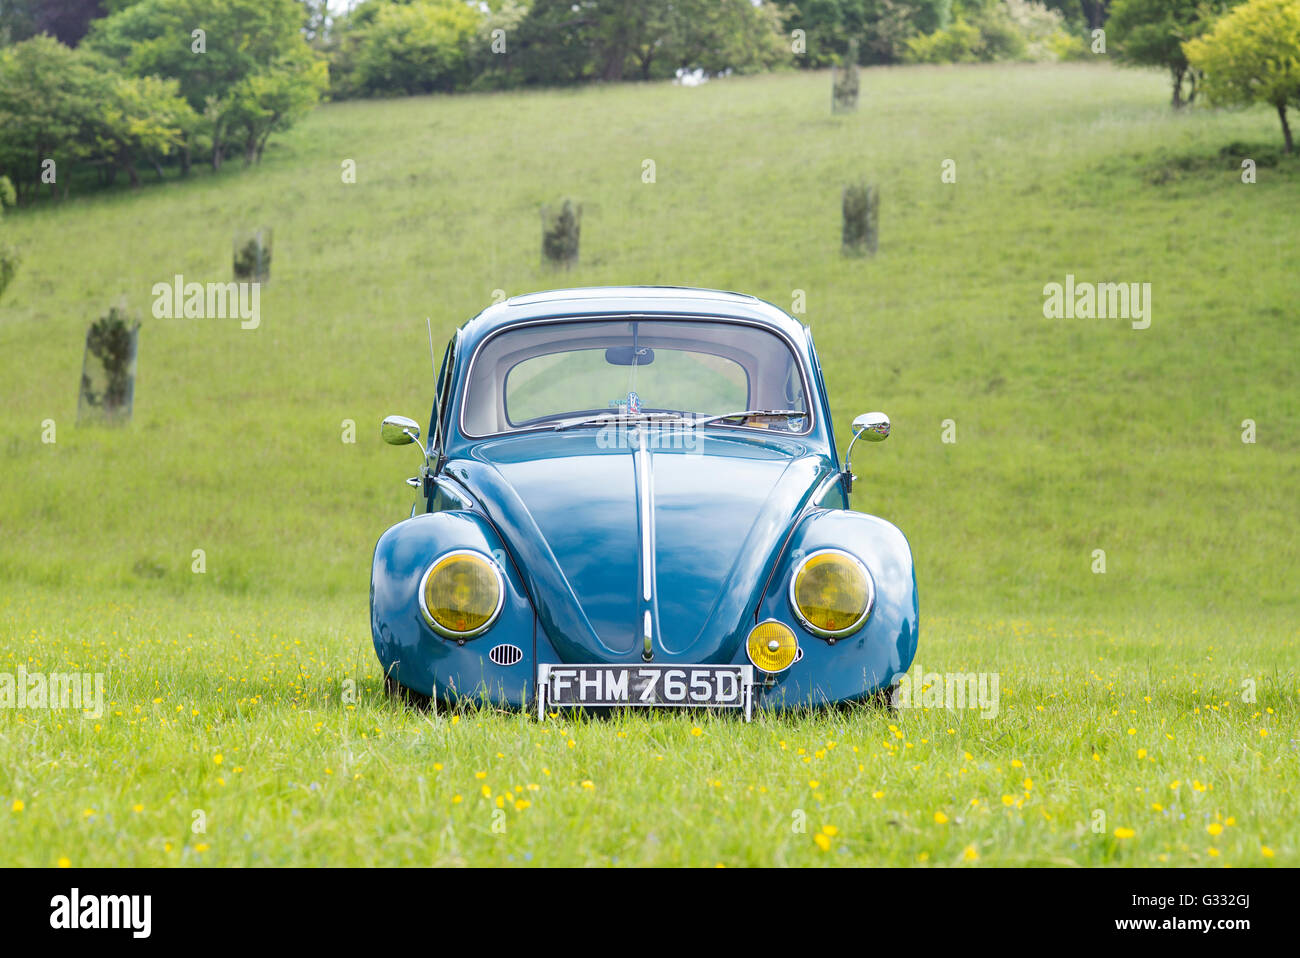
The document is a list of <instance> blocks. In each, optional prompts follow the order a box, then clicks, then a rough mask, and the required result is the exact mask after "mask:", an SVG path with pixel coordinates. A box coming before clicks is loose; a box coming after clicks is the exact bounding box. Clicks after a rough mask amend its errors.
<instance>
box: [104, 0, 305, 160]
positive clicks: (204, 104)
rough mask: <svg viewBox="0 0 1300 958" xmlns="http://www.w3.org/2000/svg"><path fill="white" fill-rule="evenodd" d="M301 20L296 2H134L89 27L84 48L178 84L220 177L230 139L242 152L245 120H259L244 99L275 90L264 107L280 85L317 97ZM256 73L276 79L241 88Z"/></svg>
mask: <svg viewBox="0 0 1300 958" xmlns="http://www.w3.org/2000/svg"><path fill="white" fill-rule="evenodd" d="M305 18H306V12H305V8H304V7H303V6H302V5H301V4H300V3H299V2H297V0H140V2H139V3H135V4H132V5H131V6H129V7H126V8H125V9H122V10H121V11H119V12H118V13H115V14H113V15H112V16H110V17H107V18H106V19H103V20H97V21H95V23H94V25H93V26H92V28H91V31H90V34H89V35H88V36H87V38H86V44H87V45H88V46H90V47H91V48H92V49H94V50H97V51H99V52H101V53H104V54H105V55H107V56H109V57H111V58H112V59H114V60H116V61H117V62H118V63H120V64H121V65H122V67H123V68H124V69H125V70H126V71H127V72H128V73H131V74H133V75H135V76H161V77H167V78H172V79H175V80H177V81H178V83H179V85H180V92H181V95H182V96H183V97H184V98H185V99H186V101H187V102H188V103H189V105H190V107H191V108H192V109H193V110H194V111H195V112H196V113H197V114H200V115H201V116H202V117H203V121H202V123H201V124H200V127H199V129H198V131H196V132H198V133H200V134H201V135H202V137H203V140H204V143H205V145H207V146H208V148H209V149H210V151H211V162H212V166H213V169H219V168H220V167H221V163H222V161H223V160H224V158H225V155H226V152H227V151H228V149H229V148H230V147H231V145H232V138H234V140H235V142H240V143H243V144H244V145H245V147H246V138H247V133H248V123H249V117H250V116H251V115H252V112H259V111H252V112H250V107H249V103H250V97H251V98H252V99H253V100H256V99H257V97H259V96H270V94H268V93H266V90H267V88H268V87H274V88H275V89H276V90H277V91H279V92H277V93H276V94H275V95H273V96H271V99H274V100H283V99H284V91H283V85H284V84H285V83H289V84H292V83H293V82H294V81H295V80H296V82H297V83H299V84H302V85H303V87H304V91H303V92H302V94H301V95H302V96H304V97H306V98H307V99H309V100H310V99H311V97H312V94H311V92H310V91H311V90H313V89H314V90H316V91H317V92H316V94H315V95H316V96H319V78H320V72H319V68H317V67H316V66H315V63H316V61H317V60H318V59H319V58H318V55H317V54H315V53H313V52H312V50H311V48H310V47H309V46H308V45H307V41H306V39H305V38H304V37H303V33H302V28H303V25H304V21H305ZM196 31H202V32H201V33H198V34H196ZM261 73H271V74H276V75H277V76H276V78H275V80H274V81H267V82H266V83H262V84H259V85H256V89H254V87H252V86H250V85H249V83H248V81H249V80H250V78H251V77H253V76H255V75H257V74H261ZM313 102H314V100H313ZM286 122H291V121H286V120H278V121H276V123H275V124H273V126H274V128H276V129H281V128H283V126H284V125H285V123H286ZM254 156H255V158H256V156H260V150H256V149H255V150H254Z"/></svg>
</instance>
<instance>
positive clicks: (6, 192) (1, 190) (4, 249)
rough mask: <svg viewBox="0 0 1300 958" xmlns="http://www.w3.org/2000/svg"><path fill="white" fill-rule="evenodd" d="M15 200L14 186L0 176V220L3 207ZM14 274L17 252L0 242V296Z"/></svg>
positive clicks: (16, 267) (16, 269) (16, 198)
mask: <svg viewBox="0 0 1300 958" xmlns="http://www.w3.org/2000/svg"><path fill="white" fill-rule="evenodd" d="M17 200H18V197H17V194H15V193H14V185H13V184H12V183H10V182H9V179H8V177H4V176H0V218H3V217H4V211H5V207H6V206H13V205H14V203H16V202H17ZM16 272H18V251H17V250H16V249H14V248H13V247H12V246H9V245H8V244H7V243H5V242H4V241H3V240H0V296H3V295H4V294H5V289H6V288H7V287H8V286H9V283H10V282H11V281H12V280H13V278H14V274H15V273H16Z"/></svg>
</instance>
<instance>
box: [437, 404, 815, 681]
mask: <svg viewBox="0 0 1300 958" xmlns="http://www.w3.org/2000/svg"><path fill="white" fill-rule="evenodd" d="M717 432H720V433H723V434H722V435H715V433H714V432H712V431H711V432H708V433H706V434H703V435H702V436H700V437H698V439H697V442H696V443H695V444H694V445H695V448H692V449H681V448H656V445H658V443H657V442H656V435H657V434H655V433H654V432H653V430H649V431H647V432H646V433H645V434H644V436H645V437H646V438H639V437H638V436H636V435H633V436H632V441H631V442H626V441H625V442H622V443H612V442H609V441H607V439H608V437H607V434H606V432H605V431H596V430H590V429H584V430H575V431H573V432H569V433H555V434H544V435H538V434H530V435H528V436H516V437H510V438H506V439H501V440H493V441H489V442H485V443H480V444H479V445H478V446H476V447H475V449H474V453H473V455H472V457H470V458H464V459H458V460H453V461H451V462H449V463H448V464H447V466H446V470H447V471H448V472H449V473H450V474H451V475H452V476H454V477H455V478H456V479H458V480H459V481H460V482H461V483H463V484H464V485H465V486H466V487H467V488H468V489H469V491H470V492H471V493H472V494H473V495H474V496H475V498H476V499H478V501H479V504H480V505H481V507H482V508H483V509H484V511H485V512H486V513H487V515H488V517H489V518H490V519H491V520H492V522H493V523H494V524H495V525H496V527H497V529H498V530H499V531H500V532H501V535H502V537H503V538H504V540H505V542H506V545H507V547H508V548H509V549H510V551H511V553H512V554H513V557H514V559H515V562H516V565H517V567H518V568H519V571H520V573H521V575H522V576H523V578H524V581H525V583H526V585H527V587H528V590H529V594H530V595H531V596H532V598H533V602H534V605H535V608H536V610H537V614H538V621H539V624H540V626H541V628H542V629H543V630H544V631H545V633H546V635H547V637H548V638H549V639H550V641H551V644H552V646H553V647H554V648H555V650H556V651H557V652H558V653H559V655H560V657H561V658H562V659H563V660H564V661H566V662H618V661H638V660H640V657H641V653H642V651H643V649H644V644H645V635H646V633H647V632H649V633H650V635H651V638H652V643H653V650H654V658H655V661H691V662H729V661H731V659H732V658H733V656H734V655H735V652H736V648H737V645H738V644H739V643H740V642H741V641H743V639H744V636H745V634H747V632H748V626H749V624H750V623H752V621H753V616H754V614H755V609H756V608H757V605H758V603H759V601H760V600H761V598H762V595H761V593H762V591H763V586H764V585H765V583H766V580H767V576H768V572H769V570H770V569H771V568H772V566H773V564H774V562H775V561H776V558H777V553H778V552H779V550H780V549H781V547H782V545H783V544H784V542H785V540H786V538H787V535H788V533H789V531H790V527H791V524H792V522H793V521H794V519H795V518H796V517H797V516H798V515H799V513H800V512H801V511H802V509H803V508H804V506H805V505H806V504H807V502H808V500H809V497H810V496H811V495H812V494H813V491H814V490H815V489H816V488H817V486H818V485H819V484H820V482H821V480H822V479H824V478H825V477H826V476H827V475H828V474H829V473H830V472H831V471H832V470H833V465H832V464H831V462H830V459H829V457H827V456H826V455H825V454H824V453H822V452H818V451H813V450H811V449H810V448H809V447H808V446H807V445H805V444H804V443H802V442H800V441H798V440H797V439H790V438H785V437H771V438H769V437H765V436H759V437H751V436H749V435H748V434H745V435H736V436H731V435H727V434H726V433H727V432H728V431H727V430H718V431H717ZM602 437H605V439H604V440H602ZM647 582H648V583H649V587H648V588H647Z"/></svg>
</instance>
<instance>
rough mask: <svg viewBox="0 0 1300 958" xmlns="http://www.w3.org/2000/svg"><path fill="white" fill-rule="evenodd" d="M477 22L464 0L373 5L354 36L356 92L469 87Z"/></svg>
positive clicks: (394, 92) (370, 93) (393, 93)
mask: <svg viewBox="0 0 1300 958" xmlns="http://www.w3.org/2000/svg"><path fill="white" fill-rule="evenodd" d="M366 6H370V4H367V5H366ZM481 19H482V17H481V14H480V13H478V12H477V11H476V10H474V9H473V8H471V7H470V6H469V5H468V4H466V3H463V2H462V0H415V2H413V3H409V4H395V3H387V2H384V3H380V4H376V5H375V9H374V15H373V16H370V17H367V18H366V19H365V20H364V21H361V25H360V26H359V28H358V32H357V36H356V41H355V42H356V54H355V70H356V76H355V78H354V84H355V87H356V89H357V91H358V92H360V93H361V94H362V95H365V96H400V95H409V94H412V93H432V92H434V91H437V90H454V89H456V88H457V87H460V86H463V85H465V84H467V83H468V82H469V72H468V70H467V64H468V61H469V54H470V48H471V46H472V44H473V42H474V40H475V37H476V35H477V32H478V27H479V21H480V20H481Z"/></svg>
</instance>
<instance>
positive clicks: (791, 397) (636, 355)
mask: <svg viewBox="0 0 1300 958" xmlns="http://www.w3.org/2000/svg"><path fill="white" fill-rule="evenodd" d="M804 379H805V377H804V373H803V369H802V367H801V365H800V364H799V362H798V360H797V359H796V358H795V355H794V353H793V351H792V350H791V349H790V347H789V345H788V344H787V343H786V341H785V340H784V339H783V338H782V337H780V336H779V335H777V334H776V333H774V332H772V331H771V330H767V329H764V328H762V327H759V326H749V325H745V324H741V323H734V322H726V321H723V320H717V321H710V320H689V321H683V320H661V319H647V318H640V317H638V318H635V319H631V318H629V319H617V320H611V319H604V318H602V319H599V320H575V321H566V322H554V323H539V324H533V325H527V326H520V327H516V328H514V329H508V330H505V331H503V332H500V333H497V334H496V335H494V336H492V337H490V338H489V339H488V340H486V341H485V342H484V343H483V344H482V345H480V346H479V348H478V351H477V354H476V355H475V357H474V359H473V361H472V363H471V365H470V373H469V380H468V382H467V384H466V390H465V399H464V408H463V411H462V416H461V423H462V428H463V430H464V432H465V433H466V434H467V435H469V436H485V435H493V434H497V433H502V432H511V431H515V430H519V429H528V428H535V427H537V426H541V425H547V424H554V422H556V421H558V420H561V419H566V418H574V417H582V416H584V415H585V416H599V415H602V414H608V413H674V414H679V415H682V416H685V417H689V418H696V417H701V416H710V415H722V414H725V413H733V412H739V411H741V410H749V409H782V410H791V411H795V412H808V408H807V405H806V403H807V399H806V391H805V384H804ZM737 425H739V426H741V427H744V428H761V429H770V428H780V429H782V430H786V431H794V432H800V433H802V432H806V431H807V430H808V428H810V426H811V422H810V421H809V417H807V416H804V417H794V418H792V419H790V420H786V419H785V418H781V419H780V420H778V421H777V422H776V423H775V424H774V422H773V421H770V420H763V421H759V420H746V421H742V422H739V423H737Z"/></svg>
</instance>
